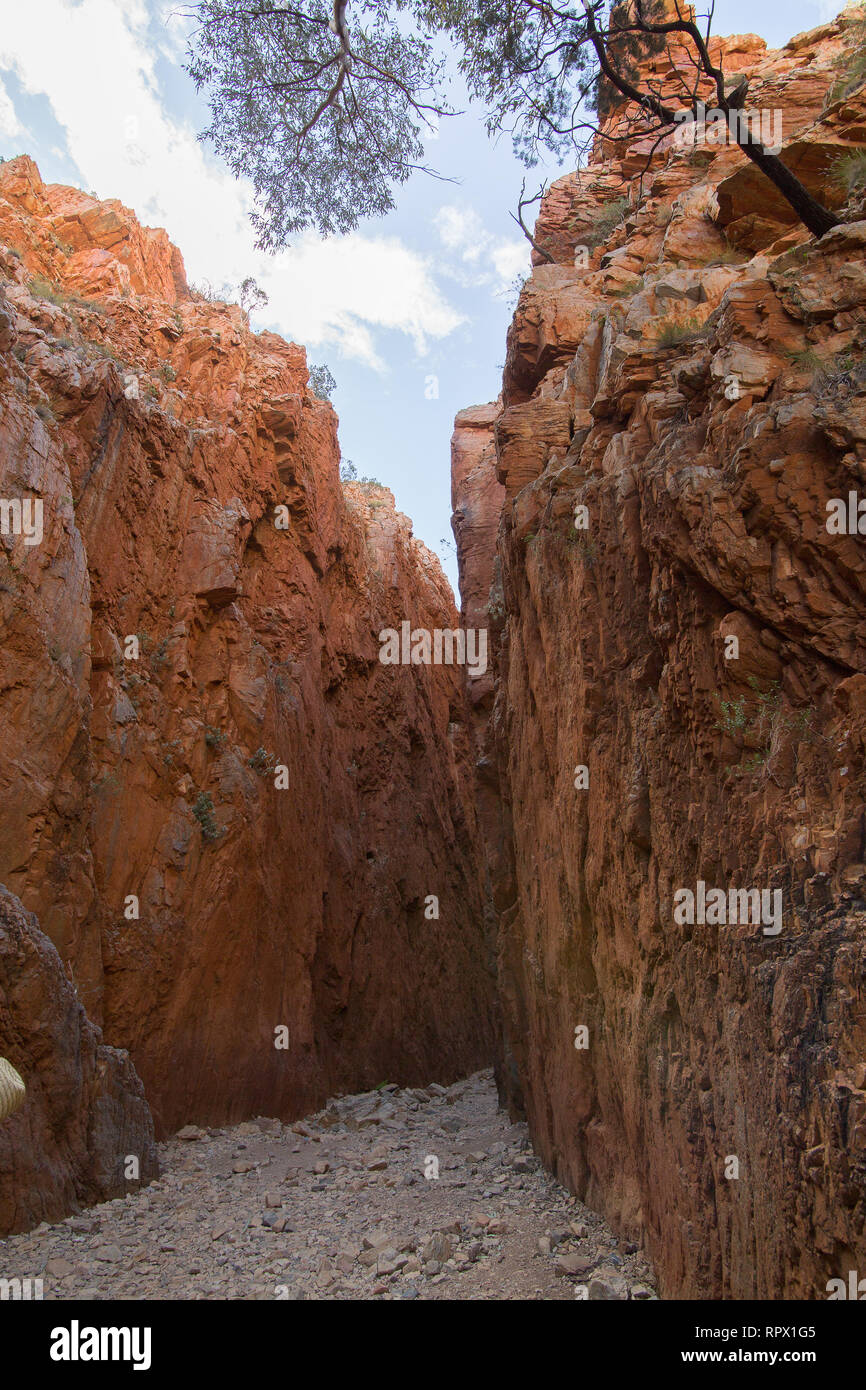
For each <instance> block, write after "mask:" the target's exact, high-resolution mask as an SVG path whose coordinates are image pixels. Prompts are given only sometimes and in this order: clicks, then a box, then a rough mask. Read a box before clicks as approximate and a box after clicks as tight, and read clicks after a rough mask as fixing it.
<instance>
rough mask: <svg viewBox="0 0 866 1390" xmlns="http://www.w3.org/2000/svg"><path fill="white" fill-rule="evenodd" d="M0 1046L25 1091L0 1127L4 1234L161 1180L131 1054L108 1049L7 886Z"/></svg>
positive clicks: (0, 927) (1, 927)
mask: <svg viewBox="0 0 866 1390" xmlns="http://www.w3.org/2000/svg"><path fill="white" fill-rule="evenodd" d="M0 1040H2V1050H3V1055H4V1056H5V1057H7V1058H8V1060H9V1061H10V1062H12V1064H13V1065H14V1066H15V1067H16V1069H17V1070H19V1072H20V1073H21V1074H22V1075H23V1076H24V1077H26V1085H27V1096H26V1100H25V1103H24V1106H23V1108H22V1109H21V1110H20V1111H19V1112H18V1113H17V1114H15V1115H12V1116H11V1117H10V1118H8V1119H6V1120H4V1121H3V1123H2V1124H0V1232H2V1233H4V1234H5V1233H7V1232H9V1231H20V1230H26V1229H27V1227H29V1226H33V1225H35V1224H36V1223H37V1222H39V1221H51V1220H57V1219H58V1218H60V1217H62V1216H65V1215H66V1213H67V1212H68V1211H70V1210H72V1209H74V1208H76V1207H77V1206H79V1205H84V1204H88V1203H94V1202H103V1201H107V1200H108V1199H109V1198H112V1197H124V1196H126V1195H127V1194H128V1193H130V1192H134V1191H136V1189H137V1188H138V1187H139V1186H141V1185H143V1184H146V1183H149V1182H151V1181H152V1179H153V1178H155V1177H156V1175H157V1155H156V1145H155V1144H154V1142H153V1121H152V1119H151V1115H150V1111H149V1109H148V1107H147V1102H146V1100H145V1096H144V1088H143V1086H142V1084H141V1081H140V1080H139V1078H138V1077H137V1076H136V1074H135V1070H134V1068H133V1066H132V1063H131V1062H130V1060H129V1056H128V1054H127V1053H125V1052H121V1051H119V1050H118V1049H117V1048H113V1047H106V1046H105V1044H104V1043H103V1042H102V1039H101V1037H100V1033H99V1029H98V1028H95V1027H94V1025H93V1024H92V1023H91V1022H90V1020H89V1019H88V1017H87V1015H86V1013H85V1012H84V1008H83V1007H82V1005H81V1003H80V1001H79V1000H78V998H77V996H76V991H75V987H74V985H73V984H72V982H71V981H70V980H69V979H68V978H67V976H66V974H65V973H64V970H63V966H62V964H61V961H60V957H59V956H58V954H57V951H56V950H55V949H54V947H53V946H52V944H51V942H50V941H49V940H48V937H47V936H45V935H44V934H43V933H42V932H41V931H40V930H39V925H38V923H37V922H36V919H35V918H34V917H33V915H32V913H29V912H25V911H24V909H23V907H22V906H21V903H20V902H19V901H18V899H17V898H15V897H13V895H12V894H11V893H8V892H7V891H6V889H5V888H2V887H0Z"/></svg>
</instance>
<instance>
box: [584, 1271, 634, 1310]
mask: <svg viewBox="0 0 866 1390" xmlns="http://www.w3.org/2000/svg"><path fill="white" fill-rule="evenodd" d="M589 1297H590V1299H591V1300H593V1301H595V1302H599V1301H603V1302H611V1301H613V1302H622V1301H624V1300H625V1299H627V1298H628V1285H627V1284H626V1282H625V1280H624V1279H623V1278H622V1276H621V1275H619V1274H617V1273H616V1272H615V1271H614V1270H608V1269H600V1270H598V1271H597V1272H596V1273H595V1274H594V1275H593V1277H592V1278H591V1279H590V1281H589Z"/></svg>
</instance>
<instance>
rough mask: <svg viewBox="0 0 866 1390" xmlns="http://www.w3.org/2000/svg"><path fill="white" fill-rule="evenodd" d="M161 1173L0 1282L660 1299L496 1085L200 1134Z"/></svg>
mask: <svg viewBox="0 0 866 1390" xmlns="http://www.w3.org/2000/svg"><path fill="white" fill-rule="evenodd" d="M160 1158H161V1163H162V1168H163V1175H162V1178H161V1179H160V1181H159V1182H156V1183H152V1184H151V1186H150V1187H148V1188H146V1189H145V1190H144V1191H142V1192H138V1193H135V1194H133V1195H131V1196H129V1197H128V1198H125V1199H119V1200H117V1201H113V1202H105V1203H103V1204H102V1205H101V1206H98V1207H92V1208H90V1209H89V1210H87V1211H85V1212H82V1213H81V1214H80V1215H79V1216H75V1217H69V1218H67V1220H65V1221H63V1222H61V1223H60V1224H58V1225H56V1226H48V1225H46V1224H43V1225H42V1226H39V1227H38V1228H37V1229H36V1230H35V1231H31V1232H28V1233H27V1234H26V1235H20V1236H12V1237H10V1238H9V1239H7V1240H5V1241H0V1277H6V1278H11V1277H16V1276H17V1277H19V1278H28V1277H29V1278H33V1277H35V1276H38V1275H41V1276H42V1278H43V1282H44V1297H45V1298H46V1299H52V1298H85V1299H104V1298H129V1299H151V1298H154V1299H157V1298H193V1299H202V1298H204V1299H219V1298H230V1299H235V1298H242V1299H274V1298H292V1299H298V1298H316V1299H356V1298H408V1299H414V1298H422V1299H471V1298H494V1299H512V1298H513V1299H524V1298H529V1299H545V1300H546V1299H564V1298H567V1299H574V1298H576V1297H586V1296H588V1297H589V1298H591V1299H596V1298H605V1299H610V1298H617V1299H624V1298H629V1297H631V1298H654V1297H655V1296H656V1295H655V1292H654V1288H653V1280H652V1275H651V1272H650V1270H649V1267H648V1265H647V1263H646V1261H645V1259H644V1257H643V1255H642V1254H641V1253H640V1252H639V1251H637V1250H636V1249H635V1247H633V1246H631V1245H625V1244H624V1243H622V1242H620V1241H618V1240H617V1238H616V1237H615V1236H614V1235H613V1234H612V1233H611V1231H610V1230H609V1228H608V1227H607V1226H606V1225H605V1223H604V1222H603V1221H602V1220H601V1218H600V1217H599V1216H597V1215H596V1214H595V1213H594V1212H591V1211H589V1209H588V1208H586V1207H584V1206H583V1205H582V1204H581V1203H580V1202H578V1201H577V1200H576V1199H575V1198H573V1197H571V1196H570V1195H569V1194H568V1192H567V1191H566V1190H565V1189H564V1188H562V1187H560V1186H559V1184H558V1183H557V1182H555V1181H554V1179H553V1178H551V1176H550V1175H549V1174H548V1173H547V1172H546V1171H545V1170H544V1169H543V1168H542V1167H541V1164H540V1163H539V1161H538V1159H537V1158H536V1157H535V1155H534V1154H533V1152H532V1149H531V1146H530V1143H529V1138H528V1133H527V1129H526V1126H525V1125H522V1124H516V1125H515V1124H512V1123H511V1122H510V1120H509V1119H508V1116H507V1115H506V1114H505V1113H504V1112H503V1111H502V1110H500V1109H499V1107H498V1105H497V1100H496V1090H495V1087H494V1084H493V1076H492V1073H491V1072H489V1071H484V1072H479V1073H477V1075H475V1076H472V1077H469V1078H468V1079H467V1080H465V1081H460V1082H458V1083H457V1084H456V1085H454V1086H450V1087H447V1088H446V1087H442V1086H437V1085H433V1086H428V1087H425V1088H424V1089H423V1090H402V1091H401V1090H399V1089H398V1088H397V1087H395V1086H384V1087H381V1088H380V1089H378V1090H376V1091H371V1092H368V1093H366V1094H364V1095H357V1096H343V1097H341V1098H340V1099H339V1100H335V1101H332V1102H331V1103H330V1104H329V1105H328V1106H327V1107H326V1109H325V1110H323V1111H321V1112H320V1113H319V1114H318V1115H313V1116H309V1117H308V1118H307V1119H305V1120H302V1121H297V1122H295V1123H294V1124H291V1125H282V1124H281V1123H280V1121H279V1120H269V1119H260V1120H256V1121H253V1122H249V1123H245V1124H240V1125H235V1126H233V1127H232V1128H231V1129H223V1130H216V1129H209V1130H201V1129H197V1128H195V1127H194V1126H187V1128H186V1129H184V1130H181V1132H180V1134H179V1135H177V1136H175V1137H174V1138H173V1139H171V1140H169V1141H168V1142H166V1143H164V1144H162V1145H161V1146H160ZM437 1164H438V1177H437V1176H435V1173H436V1171H437ZM425 1172H426V1174H427V1176H425Z"/></svg>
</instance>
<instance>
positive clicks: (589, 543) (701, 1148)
mask: <svg viewBox="0 0 866 1390" xmlns="http://www.w3.org/2000/svg"><path fill="white" fill-rule="evenodd" d="M843 42H844V27H843V24H842V23H837V24H833V25H827V26H824V27H822V28H821V29H820V30H816V31H814V32H813V33H812V34H809V35H801V36H798V38H797V39H795V40H793V41H792V42H791V43H790V44H789V45H788V46H787V48H785V49H783V50H780V51H777V52H769V51H767V50H766V49H765V46H764V44H763V42H762V41H761V40H759V39H757V38H754V37H753V36H747V37H746V38H743V37H742V36H741V37H739V38H737V39H734V40H723V41H721V42H720V43H719V45H718V47H717V51H718V52H724V54H725V57H726V67H727V69H728V71H729V72H730V73H731V74H732V75H733V74H735V73H736V74H747V75H748V76H749V78H750V89H749V100H750V103H752V104H754V105H755V106H756V107H763V106H767V107H777V106H778V107H781V108H782V111H783V116H784V121H783V140H782V144H783V150H782V157H783V159H784V158H786V157H790V159H791V162H792V166H794V165H795V166H796V167H797V169H798V171H799V172H800V175H801V177H802V178H803V179H804V180H805V181H806V182H807V184H808V186H809V187H810V189H811V191H812V192H813V193H814V194H816V195H817V196H819V197H821V198H822V199H823V200H824V201H825V202H827V203H829V204H830V205H832V206H838V203H839V198H840V195H839V190H838V188H835V187H834V186H833V181H832V175H831V174H830V173H829V172H828V167H829V165H828V160H829V158H830V156H834V157H835V156H838V154H839V153H840V152H844V151H845V150H851V149H852V148H854V147H855V146H856V145H858V144H860V143H862V131H863V128H864V117H866V100H864V97H863V95H862V92H861V93H860V94H856V93H855V94H854V95H852V96H850V97H848V98H846V99H844V100H843V101H840V102H837V103H836V104H835V105H832V106H830V107H829V108H828V109H827V110H826V111H824V112H823V114H822V105H823V101H824V95H825V93H826V91H827V89H828V88H829V86H830V84H831V83H832V82H833V81H834V80H835V79H836V77H837V76H838V69H839V54H840V50H841V48H842V45H843ZM656 61H661V60H656ZM621 115H622V113H617V112H614V113H613V114H612V116H611V121H612V123H613V124H615V123H616V122H617V121H618V120H619V119H620V118H621ZM611 148H612V147H611V146H610V145H609V144H608V145H606V146H605V145H604V143H603V142H600V143H599V145H598V146H597V148H596V156H595V159H594V160H593V162H592V163H591V164H590V166H589V167H588V169H586V170H583V171H581V173H580V174H579V175H569V176H567V177H566V178H564V179H561V180H559V181H558V182H557V183H555V184H554V185H553V187H552V188H551V190H550V191H549V193H548V194H547V197H546V198H545V200H544V203H543V205H542V207H541V211H540V216H539V219H538V224H537V226H536V229H535V237H536V241H537V242H538V243H539V245H541V246H543V247H544V248H545V249H546V250H548V252H549V253H550V254H551V255H552V257H553V262H552V263H545V264H538V265H537V267H536V269H535V271H534V273H533V275H532V276H531V278H530V279H529V281H528V282H527V285H526V286H525V288H524V291H523V293H522V295H521V298H520V302H519V304H518V306H517V311H516V314H515V317H514V322H513V325H512V327H511V329H510V332H509V336H508V356H507V361H506V367H505V375H504V380H503V397H502V403H501V414H498V415H497V416H496V418H491V419H490V420H489V422H488V424H487V428H488V439H487V448H488V450H489V453H488V458H489V460H490V462H489V464H488V472H489V473H490V474H492V473H495V474H496V476H497V478H498V481H499V483H500V485H501V486H502V487H503V488H504V493H503V494H502V497H501V506H500V513H499V521H498V537H497V542H496V546H495V555H494V554H491V553H490V552H489V551H488V550H486V549H485V548H484V547H483V546H482V547H479V545H478V544H477V540H476V535H477V531H471V532H468V535H467V532H466V530H465V528H464V532H463V535H461V529H460V528H459V527H458V528H457V535H458V540H461V539H464V537H466V539H465V540H464V545H463V549H464V553H463V556H462V565H463V569H462V574H461V577H462V582H463V586H464V587H463V592H464V603H465V604H466V603H471V605H472V606H473V607H474V608H477V607H478V606H479V604H480V603H481V601H482V599H481V595H482V594H483V592H484V591H485V586H489V587H488V589H487V592H488V594H489V602H490V604H491V607H492V608H493V609H494V610H495V612H496V613H497V617H498V635H497V642H496V650H497V666H496V672H495V702H494V706H493V709H492V712H491V713H490V714H489V716H487V715H485V724H484V727H483V728H482V729H481V730H479V731H478V733H477V738H478V740H479V742H480V743H481V744H483V746H484V747H485V749H486V756H485V758H484V759H483V760H482V762H483V767H482V771H483V778H480V779H479V780H480V781H483V786H484V787H485V788H486V789H487V790H486V791H484V792H483V793H482V794H483V795H484V796H486V797H487V800H486V803H485V807H486V809H485V815H484V825H485V830H486V833H487V838H488V866H489V872H490V878H491V901H492V904H493V907H494V908H495V913H496V918H497V922H498V935H499V985H500V997H501V1008H502V1015H503V1036H502V1047H501V1055H500V1061H499V1069H498V1074H499V1079H500V1086H501V1089H502V1091H503V1093H504V1094H505V1096H506V1098H507V1099H508V1100H509V1102H510V1103H511V1104H512V1105H513V1106H514V1108H515V1109H519V1108H521V1107H525V1111H526V1114H527V1115H528V1118H529V1122H530V1126H531V1130H532V1133H533V1136H534V1139H535V1142H536V1144H537V1145H538V1147H539V1149H540V1151H541V1153H542V1154H543V1155H544V1157H545V1160H546V1161H547V1163H548V1164H549V1165H550V1167H551V1168H552V1169H553V1170H554V1171H555V1172H556V1173H557V1174H558V1175H559V1176H560V1177H561V1178H562V1179H564V1180H565V1181H566V1182H567V1183H568V1184H570V1185H571V1187H572V1188H573V1190H574V1191H576V1192H577V1193H579V1194H580V1195H581V1196H582V1197H584V1198H585V1199H586V1200H587V1201H588V1202H590V1203H591V1204H593V1205H595V1206H596V1207H597V1208H598V1209H600V1210H602V1211H603V1212H604V1213H605V1214H606V1215H607V1216H608V1217H609V1218H610V1219H611V1220H612V1221H613V1222H614V1223H615V1225H616V1226H617V1228H618V1229H619V1230H620V1231H621V1232H622V1233H624V1234H625V1235H626V1236H627V1237H629V1238H633V1239H635V1240H640V1241H643V1242H645V1244H646V1246H647V1248H648V1250H649V1252H650V1254H651V1256H652V1258H653V1260H654V1262H655V1265H656V1269H657V1271H658V1273H659V1276H660V1280H661V1285H662V1289H663V1292H664V1293H665V1294H667V1295H669V1296H676V1295H679V1296H686V1297H699V1298H707V1297H732V1298H747V1297H765V1298H766V1297H779V1296H783V1297H805V1298H824V1297H826V1296H827V1294H826V1286H827V1281H828V1280H829V1279H831V1278H834V1277H839V1276H841V1277H845V1275H846V1272H847V1271H848V1270H849V1269H851V1268H857V1267H858V1266H859V1268H860V1269H861V1270H862V1269H863V1267H864V1261H866V1239H864V1215H866V1185H864V1174H866V1017H864V1011H863V1005H862V996H863V972H864V965H866V902H864V899H866V838H864V832H866V827H864V802H866V795H864V794H866V770H864V752H866V626H864V612H866V550H864V546H866V515H863V525H862V527H861V528H859V529H858V520H857V518H858V516H859V515H862V514H866V358H864V347H866V329H864V324H866V256H864V251H866V223H864V222H858V221H856V220H854V221H852V222H849V223H848V224H846V225H845V226H842V227H839V228H838V229H837V230H835V231H833V232H831V233H830V234H828V235H827V236H825V237H824V238H823V239H822V240H821V241H820V242H816V241H815V240H814V239H813V238H812V237H811V236H810V235H809V234H808V233H807V232H806V230H805V229H804V228H802V227H801V226H799V225H798V224H797V223H796V222H795V221H794V219H793V216H792V215H791V214H790V210H789V209H787V206H786V205H781V204H780V203H779V202H778V200H777V199H776V196H775V193H774V191H773V190H772V189H771V187H770V185H769V184H767V183H766V181H765V180H764V181H762V180H761V178H760V176H758V175H757V174H756V172H755V171H754V169H753V167H752V166H751V165H750V164H749V163H748V161H747V160H746V158H745V157H744V156H743V155H741V154H740V153H739V151H737V150H736V149H731V148H729V147H713V146H709V145H706V144H702V145H698V146H692V147H691V148H689V147H684V146H680V145H677V143H676V142H675V141H674V140H673V139H669V140H668V141H667V142H666V143H665V144H664V145H663V146H662V147H660V148H659V149H658V150H657V152H656V153H655V154H654V155H653V156H652V158H651V159H650V162H649V166H648V168H647V169H646V171H645V172H643V175H642V187H641V185H640V174H639V166H640V167H642V166H643V164H645V163H646V159H647V155H648V151H642V150H636V149H634V148H631V147H630V148H628V149H621V156H622V157H621V160H620V161H619V162H617V161H612V160H610V159H607V160H605V158H604V155H605V153H607V154H608V155H609V154H610V151H611ZM623 180H625V182H623ZM623 195H627V196H628V197H629V199H630V203H629V205H628V206H627V207H625V206H623V207H620V208H614V209H613V212H612V214H611V211H610V205H611V202H612V200H613V199H614V198H615V197H621V196H623ZM855 217H856V214H855ZM535 259H536V260H540V258H538V257H536V258H535ZM465 416H466V412H464V415H463V416H461V417H458V422H457V424H458V428H457V433H456V435H455V440H456V441H459V439H460V438H461V437H462V436H463V434H465V425H463V424H462V423H461V421H462V420H464V419H465ZM473 477H476V478H477V479H478V483H477V486H478V489H479V497H481V498H482V499H483V501H479V502H478V503H477V507H476V510H482V509H484V510H485V528H484V534H485V536H490V535H491V534H492V532H493V519H492V517H491V516H490V491H489V489H490V483H489V477H488V473H485V472H484V471H482V470H480V469H476V470H475V473H474V474H473V473H471V472H467V469H466V467H465V465H464V463H463V453H462V451H461V449H460V448H459V447H455V479H456V483H455V487H456V491H457V492H458V493H459V495H460V508H461V509H462V512H463V513H464V514H470V513H471V512H472V507H473V497H472V487H471V486H469V487H467V482H466V479H467V478H468V479H469V480H470V482H471V479H472V478H473ZM467 493H468V495H467ZM834 499H835V501H834ZM852 499H853V500H852ZM860 500H862V502H863V507H862V513H860V512H859V511H858V505H859V501H860ZM491 787H493V788H495V792H496V795H493V796H491V795H490V792H489V789H490V788H491ZM497 797H498V799H497ZM714 889H715V890H721V891H718V892H717V894H715V895H714V896H713V897H712V898H711V899H710V898H709V897H708V895H709V894H710V892H711V890H714ZM747 889H748V890H752V889H754V890H761V891H762V892H765V893H766V894H767V895H768V896H767V901H768V902H769V903H773V902H775V901H776V898H775V895H776V894H777V893H779V894H780V901H781V904H782V907H781V917H780V921H779V923H778V924H777V923H776V921H775V918H774V916H773V915H772V913H768V914H767V915H762V913H761V912H759V913H758V916H757V919H755V917H754V916H753V914H752V911H751V904H752V901H753V900H752V898H744V899H743V904H744V905H745V908H746V910H745V911H744V912H741V911H740V908H741V906H742V905H743V904H741V898H740V895H739V891H737V894H736V896H735V898H734V899H733V902H732V900H731V898H730V893H731V890H747ZM689 901H691V909H690V908H689ZM708 901H709V902H710V903H711V904H712V906H711V908H710V910H707V906H706V905H707V902H708ZM759 901H762V900H760V898H759ZM722 903H724V906H722ZM702 904H703V906H702ZM731 907H733V911H730V910H729V909H730V908H731ZM777 926H778V930H777Z"/></svg>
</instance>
